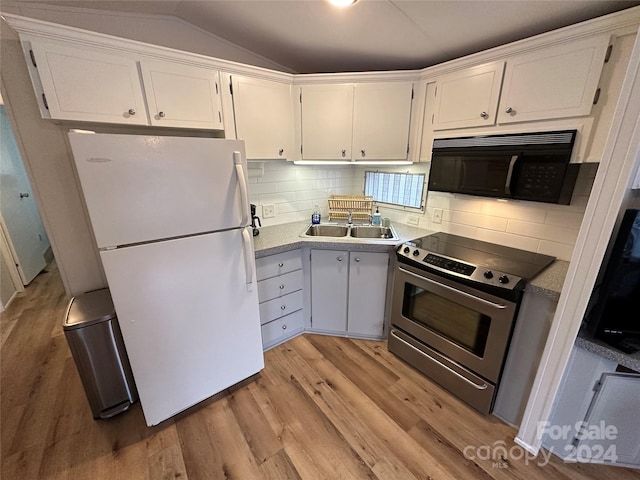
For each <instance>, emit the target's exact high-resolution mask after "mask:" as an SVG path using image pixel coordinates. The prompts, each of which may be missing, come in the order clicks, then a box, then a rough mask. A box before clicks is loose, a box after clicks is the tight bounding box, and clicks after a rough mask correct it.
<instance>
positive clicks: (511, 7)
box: [2, 0, 640, 73]
mask: <svg viewBox="0 0 640 480" xmlns="http://www.w3.org/2000/svg"><path fill="white" fill-rule="evenodd" d="M2 1H3V3H14V4H23V5H25V4H29V5H35V4H46V5H57V6H64V7H77V8H91V9H99V10H109V11H120V12H132V13H143V14H157V15H169V16H175V17H178V18H180V19H182V20H184V21H186V22H188V23H191V24H192V25H194V26H196V27H198V28H200V29H203V30H205V31H208V32H210V33H212V34H214V35H217V36H219V37H222V38H224V39H226V40H228V41H230V42H232V43H234V44H236V45H239V46H241V47H244V48H246V49H248V50H250V51H253V52H255V53H257V54H260V55H262V56H264V57H266V58H268V59H270V60H272V61H274V62H277V63H278V64H280V65H283V66H286V67H287V68H289V69H290V70H291V71H292V72H297V73H318V72H339V71H344V72H348V71H367V70H395V69H397V70H403V69H416V68H424V67H427V66H430V65H434V64H437V63H441V62H443V61H446V60H451V59H453V58H458V57H461V56H464V55H468V54H471V53H475V52H478V51H482V50H486V49H488V48H491V47H495V46H498V45H502V44H505V43H509V42H513V41H516V40H520V39H522V38H526V37H529V36H532V35H536V34H539V33H543V32H546V31H549V30H554V29H557V28H560V27H563V26H567V25H570V24H573V23H578V22H580V21H584V20H588V19H591V18H595V17H598V16H602V15H605V14H608V13H612V12H615V11H619V10H623V9H626V8H630V7H633V6H636V5H640V1H635V0H586V1H585V0H582V1H580V0H359V1H357V2H356V3H355V4H354V5H352V6H351V7H348V8H343V9H340V8H336V7H334V6H332V5H330V4H329V3H328V2H326V1H325V0H155V1H151V0H128V1H125V0H120V1H110V0H104V1H103V0H2Z"/></svg>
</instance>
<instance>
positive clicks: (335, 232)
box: [300, 224, 399, 241]
mask: <svg viewBox="0 0 640 480" xmlns="http://www.w3.org/2000/svg"><path fill="white" fill-rule="evenodd" d="M300 236H301V237H332V238H342V239H344V240H357V239H366V240H370V241H375V240H380V241H393V240H399V237H398V234H397V233H396V231H395V230H394V229H393V227H381V226H378V225H344V224H343V225H336V224H334V225H326V224H322V225H309V226H308V227H307V229H306V230H305V231H304V232H302V233H301V234H300Z"/></svg>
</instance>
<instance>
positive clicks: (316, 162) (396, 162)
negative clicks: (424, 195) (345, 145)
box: [293, 160, 413, 166]
mask: <svg viewBox="0 0 640 480" xmlns="http://www.w3.org/2000/svg"><path fill="white" fill-rule="evenodd" d="M293 163H294V164H295V165H379V166H385V165H411V164H413V162H409V161H407V160H391V161H389V160H380V161H375V160H374V161H369V162H362V161H360V162H353V161H349V160H295V161H294V162H293Z"/></svg>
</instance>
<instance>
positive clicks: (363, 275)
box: [347, 252, 389, 337]
mask: <svg viewBox="0 0 640 480" xmlns="http://www.w3.org/2000/svg"><path fill="white" fill-rule="evenodd" d="M349 255H350V258H349V308H348V315H347V318H348V319H349V320H348V329H347V330H348V332H349V333H352V334H356V335H366V336H377V337H379V336H381V335H382V334H383V329H384V309H385V299H386V293H387V270H388V266H389V254H388V253H377V252H351V253H350V254H349Z"/></svg>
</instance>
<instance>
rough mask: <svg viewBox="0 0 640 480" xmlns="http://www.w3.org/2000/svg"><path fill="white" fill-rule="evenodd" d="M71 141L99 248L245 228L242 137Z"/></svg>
mask: <svg viewBox="0 0 640 480" xmlns="http://www.w3.org/2000/svg"><path fill="white" fill-rule="evenodd" d="M69 138H70V141H71V147H72V150H73V156H74V159H75V163H76V167H77V170H78V175H79V177H80V183H81V184H82V190H83V193H84V198H85V202H86V204H87V208H88V210H89V217H90V219H91V224H92V226H93V231H94V234H95V237H96V241H97V243H98V247H100V248H103V247H110V246H115V245H127V244H132V243H139V242H145V241H149V240H158V239H164V238H172V237H178V236H181V235H190V234H194V233H203V232H212V231H217V230H224V229H228V228H236V227H239V226H246V225H248V224H249V204H248V196H247V189H246V185H247V183H246V182H247V178H246V168H245V167H246V161H245V158H244V142H242V141H241V140H223V139H214V138H187V137H156V136H136V135H92V134H82V133H70V134H69ZM234 152H238V153H235V154H234Z"/></svg>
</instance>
